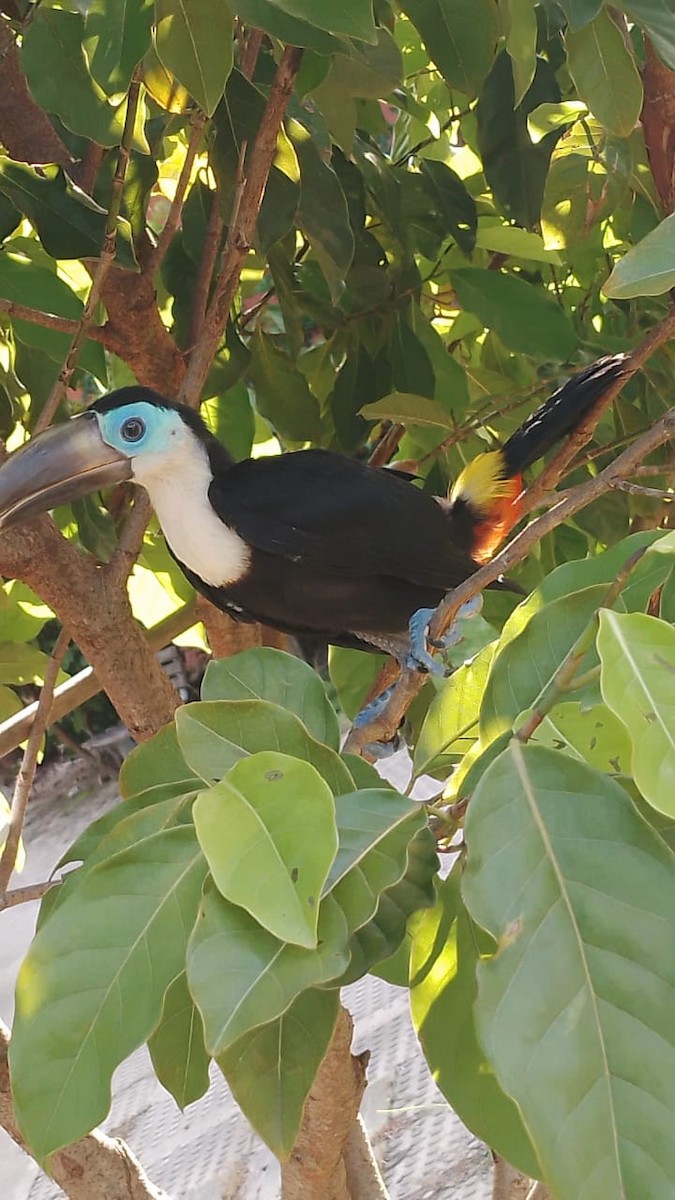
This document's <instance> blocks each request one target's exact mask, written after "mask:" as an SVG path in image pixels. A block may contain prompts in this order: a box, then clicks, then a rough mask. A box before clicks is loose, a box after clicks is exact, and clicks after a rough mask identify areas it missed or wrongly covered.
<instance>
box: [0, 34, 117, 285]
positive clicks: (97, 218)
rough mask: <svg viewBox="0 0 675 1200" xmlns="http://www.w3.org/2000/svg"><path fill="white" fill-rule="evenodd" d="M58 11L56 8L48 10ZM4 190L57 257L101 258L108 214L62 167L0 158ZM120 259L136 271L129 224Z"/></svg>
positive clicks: (0, 179)
mask: <svg viewBox="0 0 675 1200" xmlns="http://www.w3.org/2000/svg"><path fill="white" fill-rule="evenodd" d="M50 11H56V10H50ZM0 191H2V192H3V193H4V195H5V196H8V197H9V199H10V200H11V201H12V203H13V204H15V205H16V207H17V208H18V209H19V210H20V212H22V213H25V214H26V216H27V217H28V219H29V221H30V222H31V224H32V225H34V226H35V229H36V230H37V233H38V235H39V238H40V241H41V242H42V245H43V246H44V248H45V250H46V251H47V253H48V254H51V255H53V257H54V258H98V256H99V254H100V253H101V250H102V249H103V239H104V237H105V226H106V213H105V210H104V209H102V208H100V207H99V205H98V204H96V203H95V202H94V201H93V200H92V199H91V198H90V197H89V196H87V195H85V193H84V192H81V191H80V190H79V188H75V187H74V186H73V185H72V184H71V183H70V182H69V180H68V179H67V177H66V176H65V175H64V173H63V171H62V170H61V168H60V167H53V166H46V167H40V170H39V171H36V170H34V169H33V168H32V167H29V166H27V165H26V164H25V163H18V162H12V160H11V159H9V158H2V159H0ZM116 257H117V261H118V263H119V265H120V266H123V267H131V268H134V269H135V268H136V266H137V264H136V259H135V257H134V252H133V249H132V245H131V230H130V228H129V223H128V222H127V221H124V220H122V219H120V220H119V221H118V222H117V251H116Z"/></svg>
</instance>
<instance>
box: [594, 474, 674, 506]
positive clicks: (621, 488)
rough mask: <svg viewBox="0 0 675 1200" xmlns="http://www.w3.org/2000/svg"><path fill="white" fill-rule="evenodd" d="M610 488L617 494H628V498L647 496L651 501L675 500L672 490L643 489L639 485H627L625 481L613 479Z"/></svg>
mask: <svg viewBox="0 0 675 1200" xmlns="http://www.w3.org/2000/svg"><path fill="white" fill-rule="evenodd" d="M610 487H611V488H613V489H615V490H616V491H617V492H628V495H629V496H649V498H650V499H652V500H669V501H671V500H675V495H673V491H672V489H669V488H652V487H643V486H642V484H640V483H629V482H628V480H627V479H615V480H614V481H613V482H612V483H611V484H610Z"/></svg>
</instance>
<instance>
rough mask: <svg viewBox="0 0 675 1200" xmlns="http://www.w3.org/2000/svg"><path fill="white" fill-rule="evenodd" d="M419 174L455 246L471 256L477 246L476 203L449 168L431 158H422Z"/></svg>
mask: <svg viewBox="0 0 675 1200" xmlns="http://www.w3.org/2000/svg"><path fill="white" fill-rule="evenodd" d="M420 171H421V173H422V178H423V180H424V183H425V186H426V189H427V192H428V193H429V195H430V196H431V198H432V200H433V202H434V204H435V206H436V208H437V209H438V211H439V213H440V214H441V216H442V218H443V221H444V223H445V225H446V227H447V229H448V231H449V232H450V233H451V234H452V235H453V237H454V238H455V241H456V242H457V245H458V246H459V247H460V248H461V249H462V250H464V251H466V253H467V254H470V253H471V251H472V250H473V248H474V245H475V243H476V228H477V225H478V215H477V212H476V201H475V200H474V198H473V196H472V195H471V194H470V192H468V191H467V188H466V186H465V184H464V183H463V182H462V180H461V179H460V178H459V175H457V174H456V173H455V172H454V171H453V170H452V168H451V167H448V166H446V164H445V163H442V162H436V161H434V159H423V161H422V162H421V163H420Z"/></svg>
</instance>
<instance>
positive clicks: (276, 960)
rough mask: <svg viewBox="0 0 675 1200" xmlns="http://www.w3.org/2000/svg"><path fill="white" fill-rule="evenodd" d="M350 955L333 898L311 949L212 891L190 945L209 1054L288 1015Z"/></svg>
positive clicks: (191, 979) (190, 968)
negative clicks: (275, 932)
mask: <svg viewBox="0 0 675 1200" xmlns="http://www.w3.org/2000/svg"><path fill="white" fill-rule="evenodd" d="M348 960H349V954H348V951H347V927H346V922H345V919H344V916H343V915H342V912H341V910H340V908H339V906H338V905H337V904H336V903H335V901H334V900H332V899H331V898H330V897H327V898H326V900H325V901H324V903H323V904H322V905H321V911H320V914H319V944H318V946H317V948H316V949H315V950H306V949H305V948H304V947H302V946H293V945H285V944H284V943H283V942H280V941H279V940H278V939H277V938H275V937H273V936H272V934H271V933H268V932H267V930H266V929H263V928H262V927H261V926H260V925H258V923H257V921H254V920H253V917H250V916H249V914H248V913H247V912H245V911H244V909H243V908H236V907H235V906H234V905H233V904H229V903H228V901H227V900H225V899H224V898H223V897H222V896H221V895H220V893H219V892H217V891H215V889H211V890H210V891H207V892H206V894H205V896H204V897H203V899H202V904H201V908H200V912H199V917H198V919H197V924H196V926H195V928H194V931H193V933H192V935H191V937H190V941H189V944H188V952H187V976H188V983H189V985H190V991H191V992H192V995H193V996H194V999H195V1001H196V1003H197V1006H198V1008H199V1010H200V1012H201V1014H202V1017H203V1019H204V1029H205V1040H206V1047H207V1049H208V1051H209V1053H210V1054H212V1055H213V1056H214V1057H218V1056H220V1055H221V1054H223V1053H224V1052H225V1051H226V1050H227V1049H228V1048H229V1047H230V1046H232V1045H233V1044H234V1043H235V1042H236V1041H237V1040H238V1039H239V1038H241V1037H243V1036H244V1034H247V1033H249V1032H250V1031H251V1030H252V1029H256V1028H257V1027H258V1026H260V1025H266V1024H267V1023H268V1022H269V1021H274V1020H275V1019H276V1018H277V1017H280V1016H281V1014H282V1013H284V1012H285V1011H286V1009H287V1008H289V1007H290V1005H291V1004H292V1003H293V1001H294V1000H295V998H296V996H298V995H299V994H300V992H303V991H304V990H305V989H306V988H310V987H316V986H318V985H319V984H321V983H327V982H328V981H329V980H332V979H335V978H336V977H337V976H339V975H341V974H342V972H343V971H344V969H345V967H346V965H347V962H348Z"/></svg>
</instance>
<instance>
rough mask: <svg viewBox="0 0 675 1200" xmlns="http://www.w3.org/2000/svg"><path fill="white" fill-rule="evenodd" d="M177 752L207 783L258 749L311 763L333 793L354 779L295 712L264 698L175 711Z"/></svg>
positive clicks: (207, 703) (211, 702)
mask: <svg viewBox="0 0 675 1200" xmlns="http://www.w3.org/2000/svg"><path fill="white" fill-rule="evenodd" d="M176 728H177V732H178V741H179V743H180V747H181V750H182V752H183V754H184V755H185V759H186V761H187V763H188V764H189V766H190V767H191V768H192V769H193V770H195V771H197V772H198V773H199V775H201V777H202V779H203V780H204V781H205V783H207V784H211V783H215V781H216V780H218V779H222V778H223V776H224V775H226V774H227V772H228V771H229V769H230V767H233V766H234V764H235V763H236V762H238V761H239V759H242V758H246V757H247V756H248V755H249V754H256V753H257V752H258V751H259V750H280V751H282V752H283V753H284V754H293V755H295V757H296V758H303V759H305V761H306V762H309V763H311V764H312V766H313V767H316V769H317V771H318V772H319V774H320V775H321V776H323V778H324V779H325V781H326V783H327V784H328V786H329V787H330V789H331V791H332V792H333V794H334V795H336V796H338V795H340V794H341V793H342V792H349V791H352V789H353V786H354V783H353V780H352V778H351V776H350V774H349V771H348V770H347V768H346V767H345V765H344V763H342V762H341V760H340V758H339V756H338V755H337V754H336V753H335V751H334V750H331V748H330V747H329V746H324V745H323V744H322V743H321V742H317V741H316V739H315V738H313V737H311V735H310V734H309V733H308V732H307V730H306V728H305V726H304V725H303V724H302V722H301V721H300V720H299V719H298V717H296V716H295V713H292V712H287V711H286V709H284V708H281V707H280V706H279V705H278V704H270V703H269V702H268V701H266V700H203V701H201V702H199V703H197V704H184V705H183V706H182V707H181V708H179V709H178V710H177V712H176Z"/></svg>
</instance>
